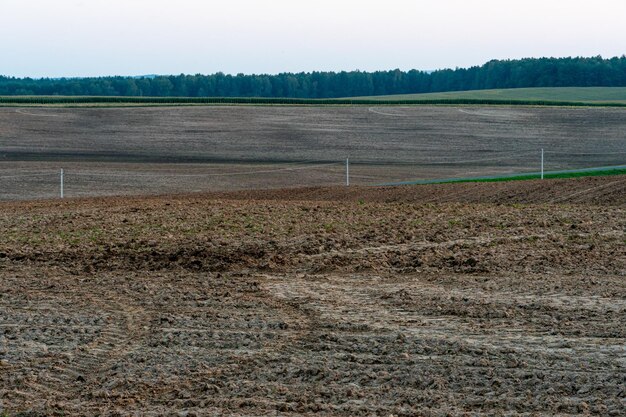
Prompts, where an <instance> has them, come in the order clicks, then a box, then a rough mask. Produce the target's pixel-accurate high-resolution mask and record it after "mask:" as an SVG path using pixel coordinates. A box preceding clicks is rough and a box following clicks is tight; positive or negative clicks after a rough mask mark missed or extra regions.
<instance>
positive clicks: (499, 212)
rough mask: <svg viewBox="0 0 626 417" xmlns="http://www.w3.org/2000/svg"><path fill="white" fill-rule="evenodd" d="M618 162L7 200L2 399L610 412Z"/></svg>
mask: <svg viewBox="0 0 626 417" xmlns="http://www.w3.org/2000/svg"><path fill="white" fill-rule="evenodd" d="M620 178H621V177H614V178H593V179H584V180H564V181H544V182H540V181H535V182H526V183H523V184H526V186H525V187H524V186H522V185H519V184H522V183H514V184H513V183H510V184H454V185H440V186H436V187H431V186H419V187H398V188H390V189H380V190H374V189H369V188H368V189H359V188H354V189H350V190H344V189H321V188H317V189H308V190H298V191H294V190H291V191H268V192H258V193H246V194H221V195H219V194H211V195H191V196H177V197H149V198H148V197H145V198H132V199H129V198H126V199H122V198H105V199H83V200H66V201H58V200H57V201H47V202H22V203H2V204H0V231H1V233H2V239H0V414H1V413H2V412H5V413H8V415H11V416H12V415H29V416H43V415H58V416H61V415H63V416H83V415H94V416H95V415H111V416H113V415H155V416H156V415H180V416H192V415H198V416H200V415H216V416H217V415H233V416H244V415H245V416H250V415H294V416H295V415H329V416H330V415H332V416H355V415H364V416H370V415H384V416H388V415H398V416H415V415H426V416H428V415H479V414H485V415H561V416H564V415H589V414H593V415H623V414H624V410H625V409H626V401H625V398H626V377H625V375H626V350H625V349H624V346H625V344H626V205H625V201H624V195H626V184H625V183H624V181H619V179H620ZM542 195H543V196H544V197H543V199H540V198H539V196H542ZM437 196H438V197H437ZM481 196H482V198H481ZM427 197H429V198H427ZM436 197H437V198H436ZM537 200H539V201H537ZM529 203H530V204H529Z"/></svg>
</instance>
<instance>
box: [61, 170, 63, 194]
mask: <svg viewBox="0 0 626 417" xmlns="http://www.w3.org/2000/svg"><path fill="white" fill-rule="evenodd" d="M61 198H63V168H61Z"/></svg>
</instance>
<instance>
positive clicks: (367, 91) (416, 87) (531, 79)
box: [0, 55, 626, 98]
mask: <svg viewBox="0 0 626 417" xmlns="http://www.w3.org/2000/svg"><path fill="white" fill-rule="evenodd" d="M625 86H626V56H625V55H622V56H621V57H614V58H608V59H604V58H602V57H601V56H597V57H590V58H584V57H568V58H525V59H518V60H492V61H489V62H487V63H486V64H484V65H482V66H474V67H470V68H456V69H443V70H437V71H432V72H427V71H418V70H410V71H400V70H399V69H396V70H391V71H375V72H364V71H341V72H301V73H281V74H276V75H268V74H260V75H254V74H253V75H244V74H237V75H229V74H224V73H221V72H219V73H216V74H211V75H202V74H196V75H185V74H181V75H169V76H145V77H121V76H115V77H91V78H60V79H54V78H41V79H33V78H15V77H7V76H0V95H5V96H17V95H33V96H39V95H48V96H54V95H64V96H126V97H129V96H140V97H141V96H144V97H288V98H338V97H358V96H376V95H392V94H415V93H434V92H445V91H464V90H485V89H499V88H524V87H625Z"/></svg>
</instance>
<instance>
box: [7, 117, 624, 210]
mask: <svg viewBox="0 0 626 417" xmlns="http://www.w3.org/2000/svg"><path fill="white" fill-rule="evenodd" d="M541 149H544V150H545V169H546V170H547V171H556V170H565V169H578V168H589V167H605V166H616V165H624V164H626V109H619V108H565V107H527V106H512V107H511V106H509V107H507V106H497V107H480V106H468V107H463V106H460V107H459V106H412V107H411V106H407V107H396V106H393V107H384V106H383V107H369V108H368V107H358V106H353V107H349V106H337V107H314V106H309V107H294V106H214V107H157V108H150V107H147V108H130V109H129V108H0V200H20V199H36V198H50V197H56V196H58V195H59V182H60V178H59V173H60V169H61V168H62V169H64V170H65V195H66V196H71V197H89V196H105V195H123V194H130V195H137V194H171V193H179V192H192V191H201V192H206V191H233V190H249V189H266V188H288V187H305V186H331V185H341V184H344V183H345V177H346V175H345V168H344V162H345V160H346V158H350V161H351V169H350V173H351V184H352V185H373V184H385V183H390V182H398V181H408V180H415V179H440V178H453V177H476V176H483V175H500V174H510V173H524V172H537V171H538V170H539V169H540V164H541Z"/></svg>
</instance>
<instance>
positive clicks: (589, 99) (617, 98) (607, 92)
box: [357, 87, 626, 103]
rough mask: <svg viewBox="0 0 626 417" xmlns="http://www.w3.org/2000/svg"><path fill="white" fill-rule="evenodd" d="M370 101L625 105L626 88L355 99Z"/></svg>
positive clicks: (524, 90)
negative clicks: (538, 102)
mask: <svg viewBox="0 0 626 417" xmlns="http://www.w3.org/2000/svg"><path fill="white" fill-rule="evenodd" d="M357 98H361V99H373V100H376V99H378V100H444V99H449V100H454V99H470V100H534V101H565V102H567V101H570V102H583V103H626V87H546V88H507V89H498V90H473V91H449V92H444V93H424V94H396V95H391V96H371V97H357Z"/></svg>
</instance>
